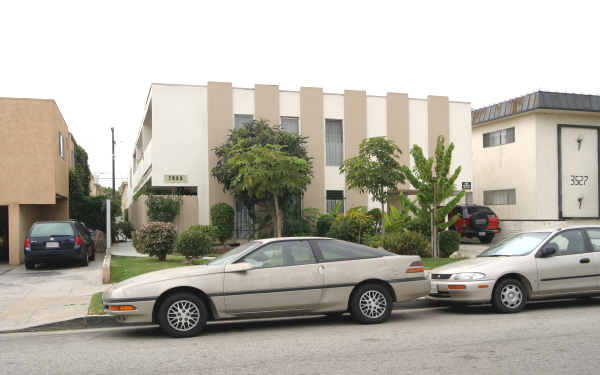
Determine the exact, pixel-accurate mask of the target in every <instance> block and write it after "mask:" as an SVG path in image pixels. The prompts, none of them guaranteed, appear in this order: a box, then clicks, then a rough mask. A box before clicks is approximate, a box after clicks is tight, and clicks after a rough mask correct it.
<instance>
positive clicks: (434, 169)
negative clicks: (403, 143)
mask: <svg viewBox="0 0 600 375" xmlns="http://www.w3.org/2000/svg"><path fill="white" fill-rule="evenodd" d="M453 150H454V144H453V143H450V145H449V146H448V147H446V146H445V145H444V137H442V136H439V137H438V139H437V145H436V148H435V154H434V156H433V157H429V158H426V157H425V156H424V155H423V150H422V149H421V147H419V146H418V145H414V146H413V148H412V149H411V151H410V153H411V155H412V157H413V159H414V161H415V167H414V169H413V170H411V169H410V168H408V167H407V166H402V171H403V172H404V175H405V176H406V178H407V179H408V181H409V182H410V184H411V185H412V186H413V187H414V188H415V189H416V190H417V200H416V202H413V201H411V200H409V199H408V198H407V197H406V196H405V195H404V194H400V197H401V199H402V203H403V205H405V206H406V207H408V209H409V210H410V211H411V213H412V214H413V215H414V217H415V219H416V220H417V221H418V222H421V223H425V222H427V223H431V215H432V213H433V211H434V207H436V210H435V211H436V212H435V213H436V215H435V218H434V224H435V226H436V228H438V229H441V230H445V229H447V228H448V227H449V226H451V225H452V224H454V223H455V222H456V220H457V219H458V216H456V215H455V216H453V217H452V219H450V220H449V221H447V222H446V217H447V216H448V214H449V213H450V211H452V209H453V208H454V207H456V205H457V204H458V202H460V200H461V199H462V197H463V196H464V195H465V192H464V191H460V192H458V194H456V195H455V192H456V188H455V185H454V183H455V182H456V179H457V178H458V176H459V174H460V171H461V167H460V166H459V167H457V168H456V170H454V172H452V173H451V172H450V168H451V164H452V151H453ZM434 190H435V196H434ZM434 202H435V203H434Z"/></svg>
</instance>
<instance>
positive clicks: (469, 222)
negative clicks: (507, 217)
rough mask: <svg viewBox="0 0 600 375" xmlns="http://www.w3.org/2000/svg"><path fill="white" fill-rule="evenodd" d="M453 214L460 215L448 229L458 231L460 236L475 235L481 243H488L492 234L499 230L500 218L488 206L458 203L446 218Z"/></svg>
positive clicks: (492, 237) (469, 236)
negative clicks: (461, 204)
mask: <svg viewBox="0 0 600 375" xmlns="http://www.w3.org/2000/svg"><path fill="white" fill-rule="evenodd" d="M454 215H460V216H459V218H458V220H457V221H456V223H454V225H453V226H452V227H450V229H451V230H455V231H457V232H458V233H460V236H461V237H468V238H473V237H477V238H479V241H481V243H490V242H492V240H493V239H494V235H495V234H496V233H498V232H500V220H499V219H498V216H496V214H495V213H494V211H492V210H491V209H489V207H485V206H476V205H469V206H460V205H459V206H456V207H454V209H453V210H452V211H451V212H450V214H449V215H448V218H449V219H450V218H452V217H453V216H454Z"/></svg>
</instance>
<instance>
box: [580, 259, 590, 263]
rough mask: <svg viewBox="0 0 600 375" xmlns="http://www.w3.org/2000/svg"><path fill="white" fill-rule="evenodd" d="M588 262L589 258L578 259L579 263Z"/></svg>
mask: <svg viewBox="0 0 600 375" xmlns="http://www.w3.org/2000/svg"><path fill="white" fill-rule="evenodd" d="M589 262H590V258H581V259H579V263H589Z"/></svg>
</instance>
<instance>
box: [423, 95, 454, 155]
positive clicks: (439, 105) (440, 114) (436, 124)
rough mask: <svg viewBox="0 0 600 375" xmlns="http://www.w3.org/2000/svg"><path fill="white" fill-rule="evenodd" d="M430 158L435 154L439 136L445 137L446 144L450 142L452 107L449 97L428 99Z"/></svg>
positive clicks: (429, 97)
mask: <svg viewBox="0 0 600 375" xmlns="http://www.w3.org/2000/svg"><path fill="white" fill-rule="evenodd" d="M427 118H428V124H427V125H428V129H427V130H428V132H427V134H428V139H429V143H428V145H429V156H433V155H434V154H435V146H436V145H437V138H438V136H440V135H442V136H444V140H445V144H446V145H448V144H449V141H450V105H449V103H448V97H447V96H432V95H430V96H428V97H427Z"/></svg>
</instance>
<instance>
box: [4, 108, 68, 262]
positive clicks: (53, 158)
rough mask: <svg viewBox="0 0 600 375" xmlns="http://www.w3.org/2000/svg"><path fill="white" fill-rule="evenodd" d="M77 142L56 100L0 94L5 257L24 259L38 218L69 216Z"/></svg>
mask: <svg viewBox="0 0 600 375" xmlns="http://www.w3.org/2000/svg"><path fill="white" fill-rule="evenodd" d="M74 145H75V140H74V139H73V136H72V135H71V133H70V132H69V129H68V127H67V124H66V123H65V121H64V119H63V117H62V115H61V113H60V110H59V109H58V106H57V105H56V103H55V102H54V100H43V99H12V98H0V176H2V177H1V178H0V237H2V240H0V242H1V243H2V245H3V246H2V247H0V261H8V262H10V264H20V263H22V262H23V259H24V253H23V251H24V250H23V243H24V240H25V235H26V233H27V231H28V230H29V227H30V226H31V224H33V222H35V221H37V220H59V219H67V218H68V217H69V200H68V198H69V170H70V169H71V166H72V165H73V164H74V155H75V154H74Z"/></svg>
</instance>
